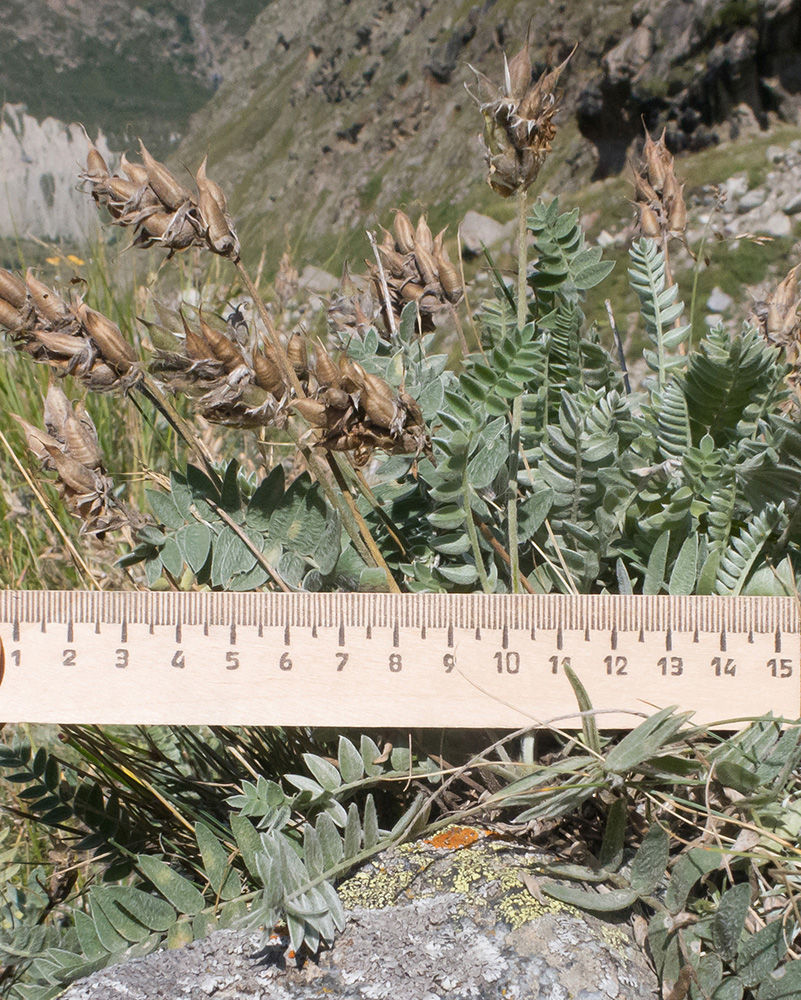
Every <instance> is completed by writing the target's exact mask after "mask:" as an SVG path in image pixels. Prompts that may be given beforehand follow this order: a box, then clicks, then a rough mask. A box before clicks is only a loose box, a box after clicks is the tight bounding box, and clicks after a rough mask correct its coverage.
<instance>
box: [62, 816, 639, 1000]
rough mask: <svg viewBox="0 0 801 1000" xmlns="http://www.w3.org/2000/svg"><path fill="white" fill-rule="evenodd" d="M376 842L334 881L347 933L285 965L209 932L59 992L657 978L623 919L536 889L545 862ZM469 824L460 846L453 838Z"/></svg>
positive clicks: (602, 982)
mask: <svg viewBox="0 0 801 1000" xmlns="http://www.w3.org/2000/svg"><path fill="white" fill-rule="evenodd" d="M452 830H453V831H454V835H453V838H452V839H450V840H449V836H450V835H451V831H444V832H443V834H440V835H437V836H436V837H434V838H432V840H431V841H428V842H421V843H417V844H410V845H405V846H403V847H400V848H398V849H397V850H391V851H387V852H384V853H383V854H381V855H379V856H377V857H376V858H375V859H374V861H373V862H372V863H371V864H369V865H367V866H366V867H365V868H363V869H362V870H361V871H360V872H358V873H357V875H356V876H355V877H354V878H352V879H350V880H349V881H348V882H346V883H345V885H344V886H343V887H341V893H342V896H343V899H344V901H345V904H346V905H347V906H348V907H349V919H348V924H347V927H346V929H345V930H344V931H343V932H342V934H340V936H339V937H338V939H337V941H336V942H335V943H334V945H333V947H332V948H331V949H330V951H327V952H323V953H322V954H321V955H320V957H319V958H318V959H317V960H315V961H307V962H306V963H305V965H303V966H302V967H300V968H298V967H296V966H295V964H294V963H293V962H291V961H287V962H285V960H284V959H283V957H282V956H281V955H280V954H276V953H274V952H271V953H270V954H269V956H268V955H267V953H266V952H265V951H263V950H262V951H260V943H261V942H260V935H259V934H255V935H254V934H252V933H244V932H237V931H232V930H225V931H216V932H214V933H213V934H211V935H210V936H209V937H208V938H205V939H204V940H201V941H196V942H194V943H193V944H191V945H188V946H187V947H185V948H181V949H179V950H176V951H162V952H157V953H155V954H151V955H148V956H147V957H145V958H138V959H134V960H132V961H129V962H127V963H125V964H123V965H118V966H114V967H111V968H108V969H104V970H101V971H100V972H96V973H94V974H93V975H92V976H90V977H89V978H88V979H85V980H83V981H81V982H79V983H76V984H74V985H73V986H72V987H70V988H69V989H68V990H67V991H66V992H65V993H63V994H62V997H61V1000H123V998H124V1000H174V998H175V997H178V996H193V997H194V996H198V995H203V994H206V995H209V993H208V991H209V989H210V988H213V989H214V992H213V995H214V996H216V997H220V998H225V1000H257V998H261V1000H266V998H267V997H269V998H270V1000H318V998H319V997H321V996H326V997H329V998H331V1000H337V998H339V1000H421V998H423V1000H426V998H427V1000H435V998H436V1000H467V998H469V997H474V998H480V997H507V998H509V1000H529V998H532V997H543V998H544V997H548V998H551V1000H557V998H564V1000H567V998H569V997H574V998H576V1000H579V998H580V1000H640V998H641V997H649V996H656V995H657V981H656V976H655V974H654V972H653V970H652V969H651V967H650V965H649V963H648V961H647V960H646V958H645V955H644V953H643V952H642V950H641V948H640V947H639V946H638V945H637V944H635V942H634V940H633V935H632V933H631V930H630V928H629V926H628V922H627V921H626V920H624V919H618V920H613V919H610V920H601V919H599V918H598V917H595V916H592V915H590V914H585V913H581V912H579V911H578V910H575V909H574V908H573V907H568V906H565V905H563V904H561V903H558V902H556V901H555V900H552V899H550V898H549V897H547V896H544V895H542V894H541V893H540V889H539V884H540V879H541V877H542V876H543V875H544V874H545V872H544V865H545V864H547V862H548V860H549V859H548V858H547V857H546V856H545V855H543V854H541V853H538V852H537V851H535V850H533V849H530V848H526V847H524V846H523V845H522V844H521V843H519V842H515V843H507V842H504V841H502V840H500V839H499V838H494V837H491V836H486V831H478V830H476V831H473V830H466V829H465V828H463V827H455V828H452ZM467 833H470V834H471V835H474V836H475V837H476V838H477V839H475V840H474V841H473V842H472V843H471V841H470V839H469V838H468V837H466V836H465V835H466V834H467Z"/></svg>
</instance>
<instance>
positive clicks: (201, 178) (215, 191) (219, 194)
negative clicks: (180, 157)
mask: <svg viewBox="0 0 801 1000" xmlns="http://www.w3.org/2000/svg"><path fill="white" fill-rule="evenodd" d="M207 160H208V156H204V157H203V162H202V163H201V164H200V166H199V167H198V169H197V174H196V176H195V179H196V181H197V185H198V189H200V185H201V183H202V184H203V186H204V187H205V188H207V190H208V191H209V193H210V194H211V196H212V197H213V198H214V200H215V201H216V202H217V204H218V205H219V206H220V209H221V210H222V211H223V212H226V211H228V199H227V198H226V197H225V191H223V189H222V188H221V187H220V185H219V184H218V183H217V182H216V181H213V180H212V179H211V177H208V176H207V175H206V161H207Z"/></svg>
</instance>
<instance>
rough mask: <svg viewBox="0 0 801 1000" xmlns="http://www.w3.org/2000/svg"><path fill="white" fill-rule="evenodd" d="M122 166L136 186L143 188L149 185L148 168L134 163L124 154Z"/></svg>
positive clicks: (121, 160) (121, 161)
mask: <svg viewBox="0 0 801 1000" xmlns="http://www.w3.org/2000/svg"><path fill="white" fill-rule="evenodd" d="M120 166H121V167H122V169H123V170H124V171H125V173H126V175H127V176H128V178H129V179H130V180H131V181H132V182H133V183H134V184H136V186H137V187H143V186H144V185H145V184H148V183H149V178H148V175H147V170H146V168H145V167H143V166H142V164H141V163H132V162H131V161H130V160H129V159H128V157H127V156H126V155H125V153H123V154H122V157H121V159H120Z"/></svg>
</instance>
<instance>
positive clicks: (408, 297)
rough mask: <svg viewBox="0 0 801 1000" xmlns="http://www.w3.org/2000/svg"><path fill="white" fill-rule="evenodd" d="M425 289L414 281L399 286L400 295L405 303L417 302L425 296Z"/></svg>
mask: <svg viewBox="0 0 801 1000" xmlns="http://www.w3.org/2000/svg"><path fill="white" fill-rule="evenodd" d="M425 291H426V290H425V288H423V287H422V285H418V284H416V283H415V282H414V281H405V282H404V283H403V285H402V286H401V289H400V293H401V296H402V298H403V299H405V301H406V302H419V301H420V299H422V297H423V296H424V295H425Z"/></svg>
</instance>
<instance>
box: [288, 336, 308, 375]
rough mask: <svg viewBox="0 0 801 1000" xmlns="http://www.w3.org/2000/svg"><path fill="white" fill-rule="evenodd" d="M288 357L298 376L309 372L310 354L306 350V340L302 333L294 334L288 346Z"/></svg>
mask: <svg viewBox="0 0 801 1000" xmlns="http://www.w3.org/2000/svg"><path fill="white" fill-rule="evenodd" d="M286 356H287V357H288V358H289V361H290V364H291V365H292V367H293V368H294V369H295V372H296V373H297V374H298V375H301V376H303V375H306V374H308V370H309V353H308V351H307V350H306V338H305V337H304V336H303V334H302V333H293V334H292V336H291V337H290V338H289V343H288V344H287V346H286Z"/></svg>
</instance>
